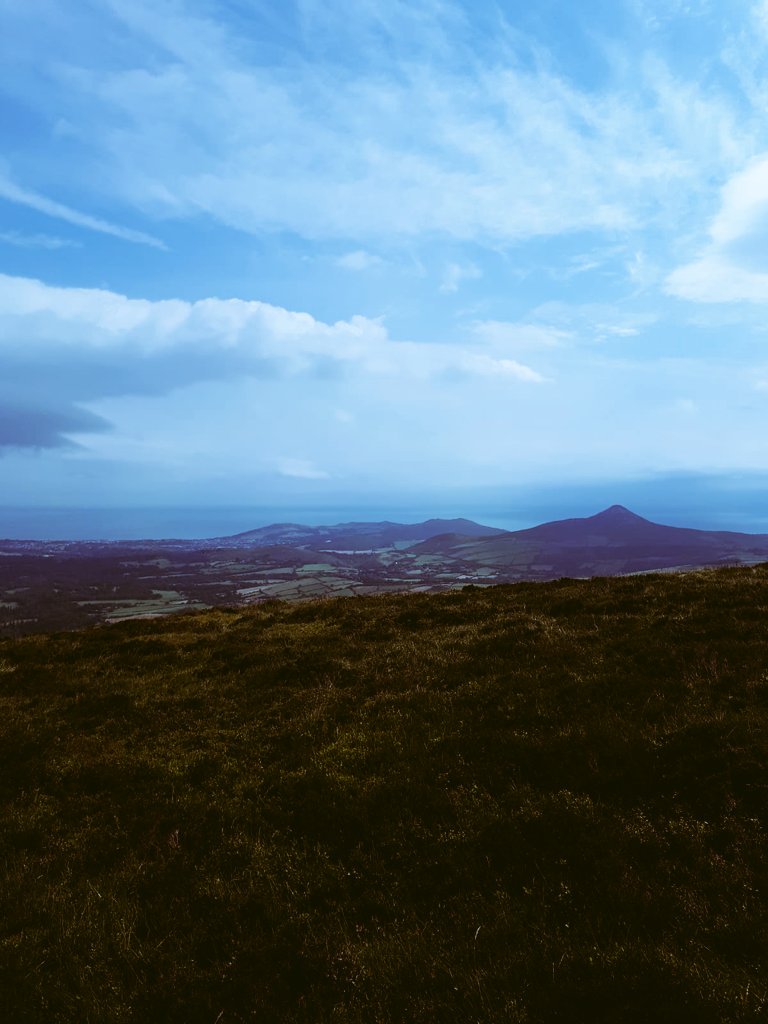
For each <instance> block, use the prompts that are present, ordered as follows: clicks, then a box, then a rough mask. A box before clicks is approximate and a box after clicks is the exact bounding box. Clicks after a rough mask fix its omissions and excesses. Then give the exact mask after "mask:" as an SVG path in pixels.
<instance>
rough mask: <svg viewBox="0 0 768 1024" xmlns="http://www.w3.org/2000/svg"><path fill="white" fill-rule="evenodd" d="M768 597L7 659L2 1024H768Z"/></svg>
mask: <svg viewBox="0 0 768 1024" xmlns="http://www.w3.org/2000/svg"><path fill="white" fill-rule="evenodd" d="M767 616H768V569H766V568H764V567H757V568H755V569H735V570H718V571H712V572H703V573H695V574H690V575H686V576H638V577H632V578H621V579H610V580H592V581H568V580H564V581H558V582H555V583H550V584H517V585H514V586H505V587H491V588H482V589H481V588H471V587H470V588H466V589H465V590H463V591H455V592H451V593H446V594H440V595H399V596H386V597H369V598H350V599H344V598H342V599H336V600H328V601H319V602H314V603H309V604H304V605H293V606H291V605H286V604H280V603H278V602H273V603H270V604H266V605H260V606H256V607H252V608H249V609H245V610H243V609H238V610H236V611H220V610H219V611H210V612H205V613H202V614H195V615H186V614H184V615H180V616H175V617H173V618H169V619H162V620H156V621H152V622H146V621H144V622H125V623H121V624H117V625H110V626H105V627H99V628H96V629H91V630H87V631H83V632H80V633H69V634H59V635H47V636H34V637H27V638H24V639H20V640H16V641H3V642H1V643H0V751H1V753H0V757H1V758H2V772H0V803H1V804H2V814H3V829H2V833H1V834H0V864H2V877H1V878H0V898H1V899H2V914H0V1005H2V1006H3V1008H4V1009H5V1016H6V1019H8V1020H14V1021H20V1022H26V1021H29V1022H38V1021H39V1022H43V1021H44V1022H46V1024H52V1022H75V1021H76V1022H83V1024H97V1022H98V1024H102V1022H109V1024H112V1022H114V1024H117V1022H121V1024H122V1022H137V1024H138V1022H145V1021H147V1020H162V1021H164V1022H166V1021H167V1022H178V1024H182V1022H184V1024H197V1022H200V1024H203V1022H205V1024H214V1022H220V1024H226V1022H244V1021H254V1022H255V1021H258V1022H260V1024H263V1022H289V1024H290V1022H306V1024H309V1022H312V1024H314V1022H329V1024H330V1022H334V1024H336V1022H341V1024H352V1022H355V1024H363V1022H365V1024H384V1022H403V1021H413V1022H425V1024H426V1022H430V1024H431V1022H436V1021H437V1022H440V1024H452V1022H456V1024H458V1022H461V1024H464V1022H473V1021H482V1022H486V1021H489V1022H505V1024H506V1022H511V1024H534V1022H542V1024H543V1022H558V1021H560V1022H574V1024H576V1022H587V1021H589V1022H590V1024H591V1022H596V1024H599V1022H606V1024H607V1022H609V1021H610V1022H615V1021H622V1022H630V1024H632V1022H637V1024H640V1022H646V1021H649V1020H654V1021H658V1022H670V1024H671V1022H673V1021H674V1022H680V1021H695V1022H697V1024H699V1022H701V1024H708V1022H712V1024H715V1022H717V1024H722V1022H732V1021H733V1022H735V1021H758V1020H764V1019H766V1016H767V1015H768V1007H767V1004H766V996H767V993H766V987H767V986H766V979H767V978H768V970H767V969H766V968H767V967H768V964H767V963H766V959H767V957H766V950H768V906H767V903H768V845H767V843H766V838H767V837H766V808H767V807H768V728H767V727H768V630H767V629H766V619H767Z"/></svg>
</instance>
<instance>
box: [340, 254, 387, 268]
mask: <svg viewBox="0 0 768 1024" xmlns="http://www.w3.org/2000/svg"><path fill="white" fill-rule="evenodd" d="M383 262H384V261H383V260H382V258H381V257H380V256H376V255H375V254H374V253H370V252H366V251H365V249H355V250H354V252H348V253H345V254H344V255H343V256H340V257H339V258H338V259H337V260H336V266H337V267H341V268H342V270H355V271H364V270H371V269H372V268H373V267H380V266H381V265H382V263H383Z"/></svg>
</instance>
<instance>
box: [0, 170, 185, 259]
mask: <svg viewBox="0 0 768 1024" xmlns="http://www.w3.org/2000/svg"><path fill="white" fill-rule="evenodd" d="M0 198H2V199H5V200H7V201H8V202H9V203H18V204H19V205H20V206H27V207H29V208H30V209H32V210H36V211H37V212H38V213H44V214H45V215H46V216H47V217H54V218H56V219H57V220H63V221H66V222H67V223H68V224H74V225H75V227H79V228H85V229H86V230H88V231H98V232H100V233H101V234H104V235H112V236H113V237H114V238H120V239H122V240H123V241H124V242H133V243H134V244H137V245H149V246H152V247H153V248H155V249H165V248H166V246H165V244H164V243H163V242H161V241H160V239H159V238H155V237H154V236H153V235H147V234H145V233H144V232H143V231H134V230H133V229H131V228H124V227H120V226H119V225H118V224H111V223H110V222H109V221H106V220H101V219H100V218H99V217H92V216H90V214H87V213H81V212H80V211H79V210H73V209H72V207H70V206H65V205H64V204H63V203H58V202H56V201H55V200H53V199H49V198H47V197H46V196H42V195H40V194H39V193H37V192H32V191H30V190H29V189H25V188H21V186H19V185H17V184H16V183H15V182H13V181H11V180H10V178H8V177H6V176H5V175H0Z"/></svg>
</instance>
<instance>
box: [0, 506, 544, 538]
mask: <svg viewBox="0 0 768 1024" xmlns="http://www.w3.org/2000/svg"><path fill="white" fill-rule="evenodd" d="M456 517H464V518H467V519H474V520H475V521H476V522H481V523H483V524H484V525H486V526H495V527H498V528H499V529H502V530H520V529H524V528H525V527H527V526H533V525H535V524H534V522H533V521H531V520H522V519H515V518H511V517H509V516H505V515H503V514H502V515H501V516H499V514H498V513H497V514H496V515H491V516H482V517H478V516H477V515H471V514H470V513H469V512H467V510H466V509H457V508H449V509H445V508H438V509H435V508H430V509H416V508H412V507H411V508H382V507H380V506H375V507H360V506H354V507H353V506H320V507H317V508H312V507H307V506H303V507H301V508H296V507H284V506H262V507H252V506H236V507H219V508H39V507H38V508H10V507H6V508H2V507H0V540H40V541H48V540H50V541H55V540H82V541H86V540H170V539H174V540H202V539H205V538H208V537H229V536H231V535H232V534H235V533H243V532H244V531H246V530H255V529H258V527H260V526H269V525H271V524H272V523H301V524H302V525H305V526H329V525H332V524H334V523H350V522H380V521H382V520H388V521H389V522H395V523H420V522H423V521H424V520H425V519H432V518H441V519H453V518H456Z"/></svg>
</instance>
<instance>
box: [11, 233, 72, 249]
mask: <svg viewBox="0 0 768 1024" xmlns="http://www.w3.org/2000/svg"><path fill="white" fill-rule="evenodd" d="M0 242H5V244H6V245H15V246H17V248H19V249H50V250H55V249H79V248H80V245H81V243H80V242H75V241H74V240H73V239H71V238H57V237H56V236H55V235H44V234H26V233H25V232H23V231H0Z"/></svg>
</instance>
